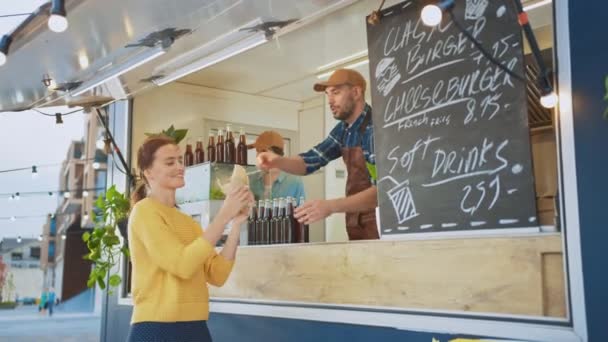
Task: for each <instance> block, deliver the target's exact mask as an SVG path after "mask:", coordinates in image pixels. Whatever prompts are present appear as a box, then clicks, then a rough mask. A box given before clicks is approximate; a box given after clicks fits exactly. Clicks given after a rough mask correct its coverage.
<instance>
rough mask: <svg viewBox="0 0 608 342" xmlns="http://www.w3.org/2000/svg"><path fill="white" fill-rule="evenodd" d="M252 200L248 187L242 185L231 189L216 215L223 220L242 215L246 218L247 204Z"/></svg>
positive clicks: (247, 212)
mask: <svg viewBox="0 0 608 342" xmlns="http://www.w3.org/2000/svg"><path fill="white" fill-rule="evenodd" d="M252 202H253V194H252V193H251V191H249V187H247V186H242V187H239V188H236V189H233V190H232V191H231V192H230V193H229V194H228V195H227V196H226V199H225V200H224V204H223V205H222V208H221V209H220V212H219V213H218V216H221V217H223V218H224V219H225V220H227V221H230V220H232V219H236V218H240V217H241V216H244V217H245V219H247V215H248V214H249V205H250V204H251V203H252Z"/></svg>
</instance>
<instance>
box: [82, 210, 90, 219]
mask: <svg viewBox="0 0 608 342" xmlns="http://www.w3.org/2000/svg"><path fill="white" fill-rule="evenodd" d="M82 218H83V219H84V220H85V221H88V220H89V212H88V211H85V212H84V216H83V217H82Z"/></svg>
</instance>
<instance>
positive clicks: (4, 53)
mask: <svg viewBox="0 0 608 342" xmlns="http://www.w3.org/2000/svg"><path fill="white" fill-rule="evenodd" d="M12 42H13V38H11V36H7V35H4V36H2V40H1V41H0V66H2V65H4V64H6V60H7V59H8V49H9V48H10V46H11V43H12Z"/></svg>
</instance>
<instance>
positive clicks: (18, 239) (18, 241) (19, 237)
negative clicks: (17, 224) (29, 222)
mask: <svg viewBox="0 0 608 342" xmlns="http://www.w3.org/2000/svg"><path fill="white" fill-rule="evenodd" d="M17 243H21V235H20V236H17Z"/></svg>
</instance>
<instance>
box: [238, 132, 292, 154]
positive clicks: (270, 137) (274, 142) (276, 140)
mask: <svg viewBox="0 0 608 342" xmlns="http://www.w3.org/2000/svg"><path fill="white" fill-rule="evenodd" d="M284 144H285V143H284V142H283V137H282V136H281V135H280V134H279V133H277V132H275V131H265V132H262V134H260V135H259V136H258V138H257V139H256V141H255V142H254V143H253V144H250V145H247V148H249V149H251V148H255V150H256V151H258V152H262V151H266V150H268V148H269V147H270V146H275V147H278V148H280V149H281V150H282V149H283V146H284Z"/></svg>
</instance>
